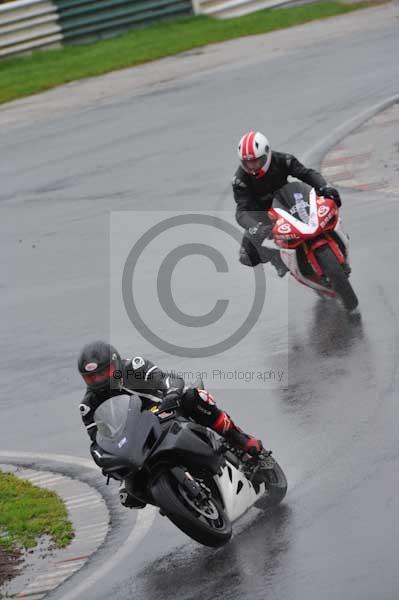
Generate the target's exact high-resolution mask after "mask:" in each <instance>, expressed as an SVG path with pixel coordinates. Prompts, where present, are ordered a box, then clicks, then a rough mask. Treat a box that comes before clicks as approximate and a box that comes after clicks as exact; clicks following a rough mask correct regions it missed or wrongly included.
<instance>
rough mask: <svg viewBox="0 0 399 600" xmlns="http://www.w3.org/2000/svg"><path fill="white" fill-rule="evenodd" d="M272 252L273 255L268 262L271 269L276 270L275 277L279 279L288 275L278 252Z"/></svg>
mask: <svg viewBox="0 0 399 600" xmlns="http://www.w3.org/2000/svg"><path fill="white" fill-rule="evenodd" d="M272 252H273V254H272V256H271V258H270V262H271V264H272V265H273V267H274V268H275V269H276V271H277V275H278V276H279V277H284V275H285V274H286V273H288V271H289V269H288V267H287V266H286V265H285V263H284V262H283V260H282V258H281V256H280V252H279V250H273V251H272Z"/></svg>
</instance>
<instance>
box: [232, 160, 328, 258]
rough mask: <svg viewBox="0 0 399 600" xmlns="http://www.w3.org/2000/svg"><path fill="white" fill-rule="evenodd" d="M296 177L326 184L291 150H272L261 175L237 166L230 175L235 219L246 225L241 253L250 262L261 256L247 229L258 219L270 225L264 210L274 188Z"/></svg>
mask: <svg viewBox="0 0 399 600" xmlns="http://www.w3.org/2000/svg"><path fill="white" fill-rule="evenodd" d="M290 175H291V176H292V177H296V178H297V179H300V180H301V181H303V182H305V183H307V184H309V185H311V186H312V187H314V188H321V187H323V186H325V185H327V182H326V180H325V179H324V177H323V176H322V175H321V174H320V173H318V172H317V171H315V170H314V169H308V168H307V167H305V166H304V165H303V164H302V163H300V162H299V160H298V159H297V158H296V157H295V156H293V155H292V154H286V153H283V152H273V154H272V159H271V162H270V166H269V168H268V170H267V173H266V174H265V175H263V177H257V176H254V175H249V174H248V173H246V171H244V169H243V168H242V167H241V166H240V167H238V169H237V171H236V173H235V176H234V179H233V193H234V200H235V201H236V203H237V208H236V220H237V222H238V223H239V224H240V225H241V227H244V229H246V232H245V234H244V237H243V240H242V244H241V250H240V254H242V253H245V254H246V255H247V256H248V257H249V260H250V263H251V266H255V265H257V264H258V263H259V262H260V258H259V255H258V252H257V250H256V248H255V247H254V245H253V243H251V236H250V235H249V234H248V230H249V229H250V228H251V227H254V226H256V225H257V224H258V223H259V222H261V223H264V224H266V225H270V232H271V229H272V223H271V221H270V219H269V218H268V216H267V210H268V209H269V208H270V207H271V205H272V202H273V198H274V196H275V194H276V192H277V191H278V190H279V189H280V188H282V187H283V185H285V184H286V183H287V180H288V176H290Z"/></svg>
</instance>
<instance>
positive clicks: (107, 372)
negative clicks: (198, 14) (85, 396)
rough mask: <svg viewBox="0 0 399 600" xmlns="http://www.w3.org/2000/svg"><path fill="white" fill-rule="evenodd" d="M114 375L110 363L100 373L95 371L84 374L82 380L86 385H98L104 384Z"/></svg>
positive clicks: (113, 369)
mask: <svg viewBox="0 0 399 600" xmlns="http://www.w3.org/2000/svg"><path fill="white" fill-rule="evenodd" d="M114 373H115V365H113V364H112V363H110V364H109V365H107V366H106V367H104V368H103V369H101V370H100V371H99V370H97V371H95V372H93V373H84V374H83V379H84V380H85V383H86V384H87V385H98V384H99V383H105V382H106V381H109V380H110V379H111V378H112V376H113V374H114Z"/></svg>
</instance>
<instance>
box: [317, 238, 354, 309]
mask: <svg viewBox="0 0 399 600" xmlns="http://www.w3.org/2000/svg"><path fill="white" fill-rule="evenodd" d="M315 255H316V258H317V260H318V261H319V264H320V266H321V268H322V270H323V273H324V275H325V276H326V277H327V278H328V279H329V281H330V283H331V287H332V288H333V290H334V291H335V293H336V294H337V296H338V297H339V298H340V299H341V300H342V303H343V305H344V307H345V308H346V310H347V311H352V310H354V309H355V308H356V307H357V305H358V304H359V300H358V298H357V296H356V294H355V292H354V291H353V288H352V286H351V284H350V282H349V279H348V276H347V275H346V273H345V272H344V270H343V268H342V266H341V265H340V264H339V262H338V260H337V258H336V256H335V254H334V252H333V251H332V250H331V248H330V246H328V245H327V244H326V245H325V246H321V248H318V249H317V250H316V251H315Z"/></svg>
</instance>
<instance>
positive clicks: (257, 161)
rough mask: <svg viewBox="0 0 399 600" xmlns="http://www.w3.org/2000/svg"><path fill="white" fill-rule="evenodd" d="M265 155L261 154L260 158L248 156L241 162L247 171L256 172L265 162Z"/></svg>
mask: <svg viewBox="0 0 399 600" xmlns="http://www.w3.org/2000/svg"><path fill="white" fill-rule="evenodd" d="M266 159H267V157H266V155H264V156H261V157H260V158H248V159H243V160H242V161H241V164H242V166H243V168H244V170H245V171H247V173H258V171H260V170H261V168H262V167H264V166H265V164H266Z"/></svg>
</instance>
